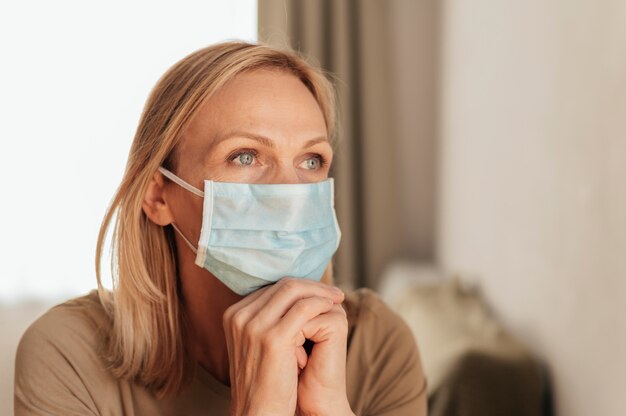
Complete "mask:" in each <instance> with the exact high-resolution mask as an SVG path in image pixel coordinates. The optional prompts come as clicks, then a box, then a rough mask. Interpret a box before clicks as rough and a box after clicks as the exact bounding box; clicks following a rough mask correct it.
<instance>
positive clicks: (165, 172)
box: [159, 166, 204, 254]
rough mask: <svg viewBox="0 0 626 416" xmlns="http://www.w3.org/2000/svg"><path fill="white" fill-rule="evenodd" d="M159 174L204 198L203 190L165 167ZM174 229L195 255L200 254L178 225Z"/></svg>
mask: <svg viewBox="0 0 626 416" xmlns="http://www.w3.org/2000/svg"><path fill="white" fill-rule="evenodd" d="M159 172H161V173H162V174H163V175H164V176H165V177H166V178H168V179H170V180H171V181H172V182H174V183H176V184H177V185H179V186H181V187H183V188H185V189H186V190H188V191H189V192H191V193H193V194H195V195H198V196H199V197H201V198H204V192H202V191H201V190H199V189H198V188H196V187H195V186H193V185H191V184H190V183H188V182H186V181H184V180H182V179H181V178H179V177H178V176H176V175H175V174H174V173H172V172H170V171H169V170H167V169H165V168H164V167H162V166H159ZM172 227H174V230H175V231H176V232H177V233H178V235H180V237H181V238H182V239H183V241H184V242H185V243H186V244H187V245H188V246H189V248H190V249H191V251H193V253H194V254H198V249H197V248H195V247H194V245H193V244H191V241H189V240H188V239H187V237H185V235H184V234H183V233H182V231H180V229H178V227H177V226H176V224H174V223H172Z"/></svg>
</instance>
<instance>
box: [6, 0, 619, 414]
mask: <svg viewBox="0 0 626 416" xmlns="http://www.w3.org/2000/svg"><path fill="white" fill-rule="evenodd" d="M235 38H236V39H243V40H248V41H255V40H261V41H264V42H268V43H271V44H274V45H278V46H290V47H292V48H295V49H297V50H299V51H301V52H302V53H303V54H304V55H306V56H307V57H308V58H309V60H310V61H311V62H313V63H316V64H318V65H320V66H321V67H323V68H324V69H325V70H326V71H327V72H328V74H329V76H330V77H331V79H332V80H333V81H334V83H335V85H336V87H337V91H338V98H339V104H340V105H339V107H340V109H339V110H340V117H341V131H340V137H339V145H338V149H337V153H336V159H335V164H334V165H333V172H332V175H333V176H334V177H335V178H336V192H337V195H336V208H337V211H338V216H339V222H340V225H341V227H342V231H343V239H342V243H341V246H340V249H339V252H338V254H337V256H336V259H335V274H336V281H337V283H338V284H339V285H340V286H342V287H344V288H346V289H350V288H357V287H362V286H367V287H371V288H374V289H376V290H378V291H379V293H380V294H381V296H382V297H383V299H385V301H387V302H388V303H389V305H390V306H392V307H393V308H394V309H395V310H396V311H397V312H398V313H399V314H401V315H402V316H403V317H404V318H405V319H406V320H407V323H408V324H409V326H410V327H411V329H412V330H413V331H414V334H415V336H416V339H417V342H418V346H419V348H420V351H421V354H422V359H423V361H424V366H425V369H426V372H427V374H426V375H427V377H428V378H429V403H430V414H431V415H474V414H476V415H478V414H480V415H496V414H498V415H504V414H506V415H550V414H558V415H573V416H582V415H592V414H593V415H609V416H610V415H616V416H617V415H623V414H626V397H625V396H624V394H623V390H624V387H626V3H625V2H621V1H617V0H614V1H611V0H601V1H595V2H591V1H586V2H585V1H577V2H573V1H570V0H555V1H552V2H542V1H538V0H530V1H521V0H518V1H510V2H495V3H494V2H489V1H484V0H474V1H458V0H457V1H455V0H444V1H435V0H415V1H413V0H388V1H380V0H311V1H302V0H259V1H258V2H257V1H256V0H236V1H229V2H199V1H181V2H177V3H176V6H175V7H173V6H172V5H171V4H169V3H166V2H158V1H156V2H155V1H152V2H147V1H136V2H132V3H122V2H116V1H113V2H107V3H106V4H105V3H102V4H100V3H98V4H96V3H85V2H78V1H67V0H63V1H60V2H54V3H46V2H43V1H33V2H22V3H17V2H13V3H2V5H0V39H2V40H1V41H0V42H1V43H0V44H1V50H2V55H3V63H4V64H3V65H2V66H1V67H0V85H1V87H0V91H1V93H0V111H1V114H2V126H3V132H2V135H1V136H0V140H1V141H2V142H1V143H2V154H3V156H4V157H3V163H1V164H0V175H1V177H2V178H3V190H4V192H3V195H4V196H3V198H2V201H3V203H2V204H0V218H2V219H3V220H4V223H3V227H2V233H0V258H1V260H2V265H3V267H2V269H0V325H1V328H2V331H3V336H2V337H0V349H1V350H0V374H1V376H0V414H10V412H11V409H12V377H13V358H14V353H15V347H16V345H17V342H18V340H19V337H20V335H21V333H22V332H23V331H24V329H25V328H26V327H27V325H28V324H29V323H30V322H32V320H34V319H35V318H36V317H37V316H38V315H39V314H41V313H43V312H44V311H45V310H46V309H47V308H49V307H50V306H51V305H54V304H55V303H58V302H60V301H62V300H64V299H67V298H69V297H73V296H76V295H80V294H83V293H85V292H87V291H88V290H90V289H91V288H93V287H95V274H94V266H93V262H94V252H95V242H96V236H97V231H98V227H99V223H100V221H101V219H102V216H103V214H104V211H105V209H106V206H107V204H108V202H109V200H110V198H111V197H112V195H113V193H114V191H115V188H116V187H117V184H118V181H119V180H120V178H121V175H122V173H123V168H124V164H125V159H126V156H127V152H128V149H129V147H130V141H131V140H132V137H133V134H134V129H135V127H136V125H137V122H138V119H139V116H140V113H141V109H142V107H143V103H144V101H145V99H146V98H147V95H148V93H149V91H150V89H151V88H152V86H153V85H154V84H155V82H156V81H157V79H158V78H159V76H160V75H161V74H162V73H163V72H164V71H165V70H166V69H167V68H168V67H169V66H171V65H172V64H173V63H174V62H176V61H177V60H179V59H180V58H182V57H183V56H185V55H187V54H188V53H190V52H192V51H193V50H195V49H198V48H201V47H203V46H206V45H208V44H211V43H214V42H218V41H221V40H227V39H235Z"/></svg>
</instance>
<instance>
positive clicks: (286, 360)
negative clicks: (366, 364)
mask: <svg viewBox="0 0 626 416" xmlns="http://www.w3.org/2000/svg"><path fill="white" fill-rule="evenodd" d="M343 299H344V294H343V292H341V290H339V289H338V288H335V287H333V286H329V285H326V284H324V283H318V282H314V281H311V280H307V279H295V278H284V279H281V280H280V281H279V282H277V283H276V284H274V285H272V286H268V287H265V288H263V289H260V290H258V291H256V292H254V293H252V294H250V295H248V296H247V297H245V298H244V299H242V300H241V301H240V302H237V303H235V304H234V305H232V306H231V307H229V308H228V309H227V310H226V312H225V313H224V317H223V324H224V332H225V335H226V345H227V347H228V357H229V363H230V384H231V395H232V401H231V412H230V413H231V415H288V416H292V415H294V414H298V415H331V414H332V415H344V414H345V415H352V414H353V413H352V411H351V410H350V405H349V404H348V400H347V396H346V342H347V333H348V321H347V319H346V313H345V311H344V309H343V308H342V307H341V302H342V301H343ZM306 339H309V340H311V341H313V342H314V343H315V344H314V346H313V349H312V352H311V354H310V355H309V356H307V353H306V351H305V349H304V342H305V340H306Z"/></svg>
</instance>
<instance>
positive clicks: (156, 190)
mask: <svg viewBox="0 0 626 416" xmlns="http://www.w3.org/2000/svg"><path fill="white" fill-rule="evenodd" d="M164 190H165V181H164V180H163V175H162V174H161V173H160V172H155V173H154V176H153V177H152V179H151V180H150V184H149V185H148V189H147V190H146V194H145V195H144V198H143V202H142V204H141V208H142V209H143V212H145V214H146V216H147V217H148V218H149V219H150V221H152V222H153V223H155V224H157V225H161V226H166V225H168V224H171V223H172V222H173V220H174V218H173V215H172V211H171V210H170V207H169V205H168V204H167V202H166V201H165V199H164V198H163V193H164Z"/></svg>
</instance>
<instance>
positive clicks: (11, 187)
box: [0, 0, 257, 303]
mask: <svg viewBox="0 0 626 416" xmlns="http://www.w3.org/2000/svg"><path fill="white" fill-rule="evenodd" d="M256 21H257V9H256V0H234V1H233V0H229V1H177V2H172V1H167V2H165V1H146V0H143V1H108V2H85V1H54V2H50V1H43V0H40V1H24V2H17V1H15V2H4V3H3V4H2V5H0V38H1V39H3V40H2V50H1V52H0V53H1V55H2V58H1V59H2V65H1V66H0V91H1V92H0V112H1V114H2V130H1V131H0V144H1V147H0V149H1V150H0V154H1V155H2V162H1V163H0V178H1V180H2V182H1V183H2V190H1V192H2V198H1V202H0V218H1V219H2V231H1V232H0V259H1V261H0V264H1V269H0V302H3V303H11V302H16V301H20V300H23V299H25V298H42V299H58V298H64V297H70V296H74V295H80V294H83V293H86V292H87V291H89V290H90V289H92V288H94V287H95V286H96V279H95V266H94V258H95V246H96V238H97V234H98V229H99V226H100V222H101V221H102V218H103V215H104V212H105V209H106V208H107V206H108V204H109V202H110V199H111V198H112V196H113V194H114V192H115V189H116V188H117V186H118V184H119V181H120V179H121V177H122V173H123V170H124V166H125V163H126V157H127V153H128V149H129V148H130V144H131V141H132V138H133V135H134V132H135V128H136V126H137V123H138V121H139V117H140V114H141V110H142V108H143V105H144V103H145V100H146V98H147V97H148V93H149V91H150V89H151V88H152V87H153V86H154V84H155V83H156V81H157V80H158V78H159V77H160V76H161V75H162V74H163V72H165V70H167V68H169V67H170V66H171V65H172V64H174V63H175V62H176V61H178V60H179V59H181V58H182V57H184V56H185V55H187V54H189V53H191V52H193V51H194V50H196V49H199V48H201V47H204V46H207V45H209V44H211V43H215V42H219V41H222V40H228V39H242V40H248V41H254V40H256V32H257V23H256Z"/></svg>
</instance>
